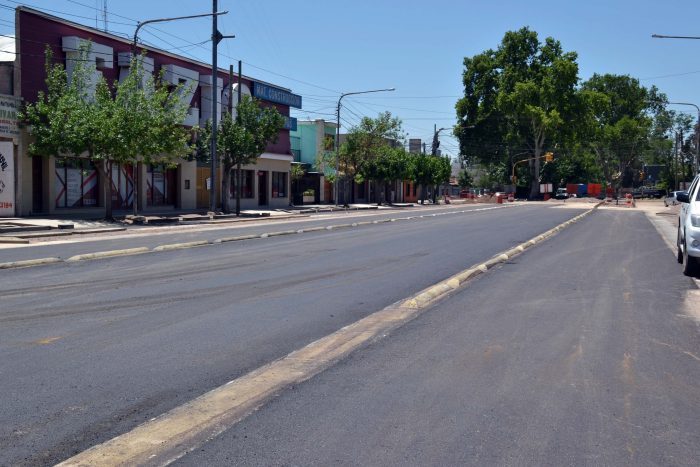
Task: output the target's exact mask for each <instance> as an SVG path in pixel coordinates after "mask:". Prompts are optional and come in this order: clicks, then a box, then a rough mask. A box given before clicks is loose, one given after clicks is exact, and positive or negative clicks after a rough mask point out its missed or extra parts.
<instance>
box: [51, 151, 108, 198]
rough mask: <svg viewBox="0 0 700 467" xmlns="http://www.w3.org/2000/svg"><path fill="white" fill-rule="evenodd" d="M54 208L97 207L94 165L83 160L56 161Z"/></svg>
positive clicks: (96, 177) (66, 159)
mask: <svg viewBox="0 0 700 467" xmlns="http://www.w3.org/2000/svg"><path fill="white" fill-rule="evenodd" d="M55 172H56V207H57V208H82V207H93V206H97V200H98V197H99V184H98V179H99V177H98V176H97V169H95V164H93V163H92V162H91V161H88V160H85V159H77V158H65V159H56V169H55Z"/></svg>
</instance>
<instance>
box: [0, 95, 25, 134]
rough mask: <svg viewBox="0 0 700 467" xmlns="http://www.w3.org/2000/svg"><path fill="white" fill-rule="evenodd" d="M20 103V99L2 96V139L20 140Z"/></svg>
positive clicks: (0, 122) (0, 102)
mask: <svg viewBox="0 0 700 467" xmlns="http://www.w3.org/2000/svg"><path fill="white" fill-rule="evenodd" d="M19 103H20V98H19V97H15V96H8V95H5V94H0V137H4V138H12V139H15V140H16V139H17V138H19V120H18V119H17V112H18V111H19Z"/></svg>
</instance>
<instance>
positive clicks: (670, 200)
mask: <svg viewBox="0 0 700 467" xmlns="http://www.w3.org/2000/svg"><path fill="white" fill-rule="evenodd" d="M677 193H681V192H680V191H672V192H670V193H669V194H668V196H667V197H665V198H664V206H666V207H668V206H675V205H676V204H678V199H676V194H677Z"/></svg>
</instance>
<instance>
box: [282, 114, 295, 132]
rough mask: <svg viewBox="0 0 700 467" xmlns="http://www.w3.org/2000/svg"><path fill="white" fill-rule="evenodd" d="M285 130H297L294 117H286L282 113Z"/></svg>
mask: <svg viewBox="0 0 700 467" xmlns="http://www.w3.org/2000/svg"><path fill="white" fill-rule="evenodd" d="M283 128H284V129H285V130H291V131H297V119H296V118H294V117H287V116H286V115H284V127H283Z"/></svg>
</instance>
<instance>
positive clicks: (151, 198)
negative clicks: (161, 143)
mask: <svg viewBox="0 0 700 467" xmlns="http://www.w3.org/2000/svg"><path fill="white" fill-rule="evenodd" d="M146 188H147V190H148V196H147V198H148V199H147V203H148V205H149V206H167V205H171V204H175V190H174V188H175V170H173V169H167V168H165V166H164V165H149V166H148V171H147V172H146Z"/></svg>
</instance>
